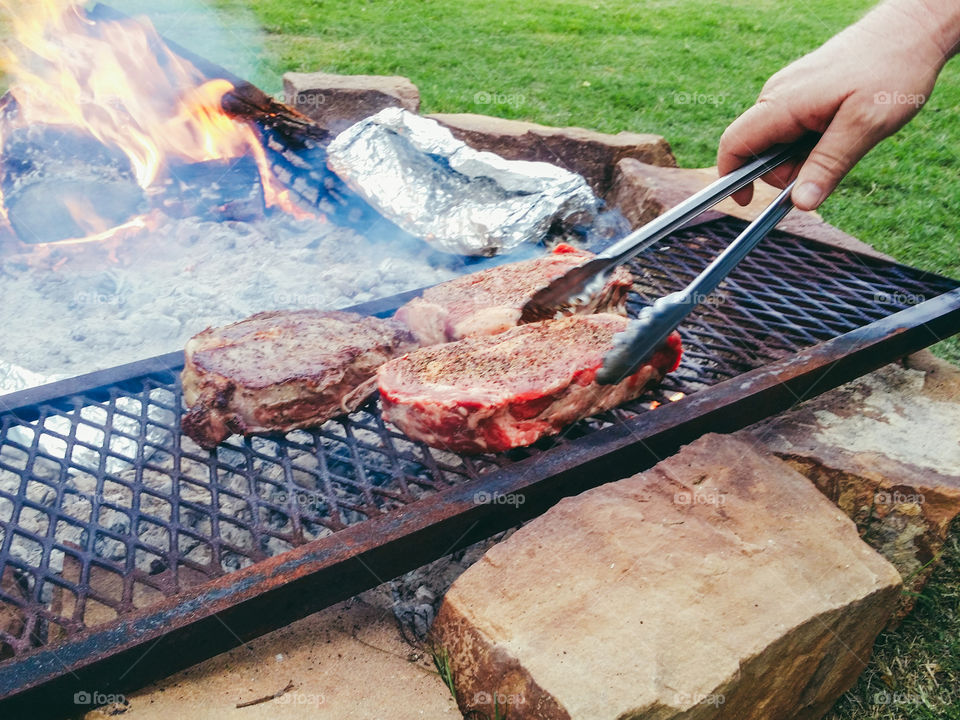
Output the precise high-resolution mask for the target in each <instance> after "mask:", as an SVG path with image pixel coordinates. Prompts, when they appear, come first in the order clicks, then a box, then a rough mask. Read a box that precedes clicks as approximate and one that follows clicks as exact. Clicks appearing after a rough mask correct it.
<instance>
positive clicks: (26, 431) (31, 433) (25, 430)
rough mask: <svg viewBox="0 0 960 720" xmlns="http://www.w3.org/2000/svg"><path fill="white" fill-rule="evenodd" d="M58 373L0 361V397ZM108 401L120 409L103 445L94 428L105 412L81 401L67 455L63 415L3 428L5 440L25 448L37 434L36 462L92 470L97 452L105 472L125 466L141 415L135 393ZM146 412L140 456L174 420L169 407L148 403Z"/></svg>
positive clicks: (163, 441)
mask: <svg viewBox="0 0 960 720" xmlns="http://www.w3.org/2000/svg"><path fill="white" fill-rule="evenodd" d="M63 377H64V376H62V375H42V374H40V373H36V372H33V371H32V370H27V369H26V368H22V367H19V366H18V365H14V364H12V363H7V362H3V361H0V399H2V397H3V396H5V395H7V394H9V393H14V392H19V391H20V390H27V389H29V388H33V387H39V386H40V385H46V384H47V383H51V382H56V381H57V380H62V379H63ZM153 393H167V391H165V390H154V391H153ZM153 393H151V395H152V394H153ZM167 394H169V393H167ZM114 405H115V407H116V409H117V410H119V411H121V412H117V413H114V415H113V419H112V421H111V423H110V425H111V428H112V429H113V431H114V432H112V433H111V437H110V443H109V446H108V445H107V444H106V433H105V431H104V430H103V429H100V428H101V427H102V426H103V425H104V424H105V423H106V422H107V412H106V411H105V410H104V409H103V408H101V407H98V406H87V407H83V408H81V409H80V417H81V418H83V419H84V420H85V421H86V422H80V423H77V434H76V442H75V443H74V446H73V449H72V451H71V452H70V453H69V457H68V453H67V442H66V440H63V439H61V438H66V437H68V436H69V435H70V429H71V424H72V423H71V422H70V418H68V417H65V416H63V415H52V416H50V417H48V418H46V419H45V420H44V422H43V426H42V427H38V426H37V423H36V422H33V423H24V424H21V425H14V426H12V427H11V428H10V429H9V430H8V431H7V439H8V440H10V441H12V442H14V443H17V444H18V445H21V446H23V447H24V448H29V447H31V446H32V445H33V443H34V440H35V439H36V437H37V434H38V433H39V435H40V438H39V440H38V441H37V447H38V449H39V450H40V453H39V454H38V455H37V462H38V463H43V464H47V465H54V464H57V465H58V463H57V461H60V460H66V461H67V462H70V463H72V464H73V465H76V466H78V467H80V468H84V469H87V470H90V471H92V472H97V471H98V470H99V468H100V458H101V455H102V456H104V469H105V470H106V472H108V473H118V472H121V471H123V470H129V469H130V468H132V467H133V462H134V461H135V460H136V459H137V452H138V449H139V443H138V441H137V440H136V439H135V438H136V437H137V436H138V435H139V433H140V425H141V420H140V419H139V418H140V416H141V415H142V411H141V405H142V404H141V402H140V400H137V399H135V398H129V397H122V398H117V401H116V403H115V404H114ZM2 409H3V405H2V403H0V410H2ZM122 413H128V414H130V415H134V416H135V417H128V416H127V415H125V414H122ZM147 417H148V418H149V420H150V422H149V423H148V425H147V440H148V443H149V444H145V445H144V447H143V453H144V454H143V459H144V460H146V459H148V458H149V457H151V456H152V455H153V454H154V453H155V452H156V451H157V449H158V447H165V446H167V445H169V441H170V438H171V434H172V433H171V432H170V431H169V430H166V429H164V427H161V426H169V425H170V424H172V423H173V421H174V418H173V417H172V413H170V411H168V410H164V409H163V408H160V407H157V406H156V405H153V404H151V405H150V407H149V408H148V410H147ZM91 423H92V424H91ZM154 423H156V424H154ZM98 426H99V427H98ZM119 433H123V434H124V435H132V436H133V438H129V437H125V436H124V435H121V434H119ZM58 436H61V437H58ZM87 446H89V447H87Z"/></svg>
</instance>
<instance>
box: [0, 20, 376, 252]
mask: <svg viewBox="0 0 960 720" xmlns="http://www.w3.org/2000/svg"><path fill="white" fill-rule="evenodd" d="M39 12H41V13H45V14H44V15H41V16H40V18H41V20H42V22H39V23H36V22H32V20H35V19H36V18H17V17H15V18H14V23H13V24H14V30H15V31H16V33H15V34H16V36H17V39H18V41H19V43H20V44H21V45H23V46H24V47H25V48H26V50H27V52H24V53H20V55H18V56H12V55H10V56H8V57H7V67H6V70H7V72H8V75H9V76H10V78H11V90H10V93H8V95H7V96H5V98H4V100H3V101H0V144H2V152H3V166H2V171H0V190H2V192H3V197H2V201H3V204H2V208H0V211H2V209H5V210H6V211H7V216H8V217H7V219H8V220H9V224H10V228H11V229H12V230H13V233H15V235H16V236H17V238H18V239H19V240H20V242H22V243H26V244H36V243H51V242H59V241H65V240H73V239H90V238H92V237H99V236H102V235H103V234H105V233H106V234H112V231H113V229H114V228H121V227H125V226H128V225H130V224H131V223H132V225H133V226H137V227H142V226H143V225H144V222H143V217H142V216H143V215H144V213H147V212H149V211H151V210H159V211H161V212H162V213H164V214H166V215H169V216H172V217H177V218H183V217H187V216H192V217H197V218H200V219H214V220H254V219H258V218H262V217H263V215H264V214H265V212H266V211H269V210H271V209H273V210H277V211H281V212H285V213H288V214H290V215H292V216H293V217H296V218H298V219H305V218H311V217H316V213H315V212H312V211H311V210H312V209H313V208H316V209H319V210H320V212H321V213H322V214H324V215H326V216H329V217H331V219H333V220H334V221H335V222H337V223H338V224H352V225H354V226H355V225H356V223H357V222H358V221H361V222H366V223H369V222H370V221H372V220H373V219H375V218H377V217H378V216H377V214H376V213H375V212H373V211H372V210H371V209H370V208H369V207H368V206H367V205H366V204H365V203H364V202H363V201H362V200H360V199H359V198H357V197H356V196H354V195H353V193H351V192H350V191H349V190H348V189H347V188H346V187H345V186H344V185H343V183H342V182H341V181H340V180H339V178H337V177H336V176H335V175H333V174H332V173H331V172H330V171H329V170H327V168H326V152H325V146H326V144H327V143H328V142H329V140H330V135H329V133H328V132H327V131H326V130H324V129H322V128H320V127H319V126H317V125H316V124H314V123H313V122H312V121H310V120H309V119H308V118H306V117H305V116H303V115H301V114H300V113H298V112H297V111H295V110H293V109H291V108H289V107H287V106H285V105H282V104H281V103H278V102H276V101H275V100H274V99H273V98H271V97H270V96H268V95H267V94H266V93H264V92H263V91H261V90H259V89H258V88H256V87H255V86H253V85H252V84H250V83H248V82H245V81H243V80H241V79H240V78H237V77H235V76H234V75H232V74H231V73H229V72H228V71H226V70H224V69H223V68H221V67H219V66H217V65H215V64H213V63H211V62H209V61H207V60H204V59H203V58H200V57H198V56H196V55H195V54H193V53H191V52H189V51H187V50H185V49H184V48H181V47H179V46H177V45H175V44H172V43H168V42H167V41H166V40H165V39H163V38H161V37H160V36H159V35H158V34H157V32H156V30H155V29H154V28H153V27H152V25H151V24H150V23H149V21H140V20H134V19H131V18H127V17H126V16H124V15H122V14H121V13H119V12H117V11H115V10H113V9H112V8H109V7H108V6H105V5H97V6H96V7H94V8H93V9H92V10H90V11H84V10H82V9H81V8H80V7H78V6H74V7H70V8H68V9H67V10H66V11H65V12H64V13H63V14H62V15H57V14H56V13H55V11H54V10H53V9H52V8H49V7H44V8H42V9H41V10H40V11H39ZM37 28H41V29H40V30H38V29H37ZM21 56H22V58H21ZM33 57H44V58H47V57H51V58H55V60H54V61H52V62H45V63H40V64H34V63H33V61H32V59H31V58H33ZM305 206H310V208H311V209H307V208H306V207H305Z"/></svg>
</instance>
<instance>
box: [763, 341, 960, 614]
mask: <svg viewBox="0 0 960 720" xmlns="http://www.w3.org/2000/svg"><path fill="white" fill-rule="evenodd" d="M748 432H749V433H751V434H752V436H753V437H755V438H757V439H758V440H759V441H760V442H762V443H763V444H764V445H765V446H766V447H767V448H768V449H769V450H771V451H772V452H774V453H776V455H778V456H779V457H781V458H782V459H784V460H785V461H787V462H788V463H789V464H790V465H791V466H792V467H794V468H795V469H796V470H798V471H799V472H801V473H802V474H803V475H805V476H806V477H807V478H809V479H810V480H811V481H813V482H814V483H815V484H816V485H817V487H818V488H820V490H821V491H822V492H823V493H824V494H825V495H826V496H827V497H829V498H830V499H831V500H832V501H833V502H835V503H836V504H837V505H838V506H839V507H840V509H841V510H843V511H844V512H845V513H846V514H847V515H848V516H850V517H851V518H852V519H853V520H854V521H855V522H856V523H857V526H858V527H859V529H860V532H861V535H862V536H863V538H864V540H866V542H868V543H869V544H870V545H871V546H873V547H874V548H876V549H877V550H878V551H879V552H880V553H881V554H882V555H883V556H884V557H886V558H887V559H888V560H889V561H890V562H891V563H893V565H894V566H896V568H897V569H898V570H899V571H900V574H901V575H902V576H903V578H904V581H905V585H906V589H907V590H908V591H910V592H907V593H904V594H903V596H902V597H901V600H900V606H899V609H898V612H897V614H896V616H895V620H899V619H901V618H902V617H904V616H905V615H906V614H907V613H908V612H909V611H910V609H911V608H912V607H913V604H914V603H915V601H916V594H917V593H919V592H920V591H921V590H922V589H923V587H924V585H925V584H926V582H927V580H928V579H929V577H930V575H931V574H932V572H933V570H934V567H935V566H936V560H937V557H938V555H939V553H940V551H941V550H942V548H943V545H944V543H945V542H946V539H947V535H948V533H949V529H950V525H951V523H952V522H953V520H954V518H956V517H957V515H960V369H958V368H956V367H954V366H953V365H951V364H950V363H947V362H945V361H943V360H939V359H938V358H936V357H934V356H933V355H932V354H931V353H929V352H926V351H925V352H923V353H918V354H916V355H913V356H911V357H910V358H908V359H907V360H906V361H905V363H904V364H903V365H888V366H887V367H884V368H882V369H880V370H878V371H876V372H874V373H871V374H869V375H866V376H864V377H862V378H859V379H857V380H855V381H853V382H851V383H848V384H846V385H843V386H841V387H839V388H837V389H836V390H832V391H830V392H828V393H824V394H823V395H820V396H819V397H816V398H814V399H812V400H810V401H808V402H805V403H803V404H801V405H799V406H798V407H796V408H794V409H793V410H791V411H789V412H787V413H783V414H781V415H778V416H777V417H774V418H771V419H769V420H767V421H764V422H762V423H759V424H758V425H756V426H754V427H752V428H750V429H749V431H748Z"/></svg>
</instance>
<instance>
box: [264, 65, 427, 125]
mask: <svg viewBox="0 0 960 720" xmlns="http://www.w3.org/2000/svg"><path fill="white" fill-rule="evenodd" d="M283 91H284V95H285V97H284V99H285V100H286V103H287V105H291V106H293V107H294V108H295V109H297V110H299V111H300V112H302V113H303V114H304V115H306V116H307V117H309V118H310V119H311V120H313V121H315V122H316V123H318V124H319V125H320V126H322V127H325V128H327V129H328V130H330V131H332V132H334V133H338V132H340V131H341V130H343V129H344V128H347V127H349V126H350V125H353V124H354V123H355V122H357V121H358V120H363V119H364V118H366V117H370V116H371V115H374V114H375V113H378V112H380V111H381V110H383V109H384V108H388V107H401V108H404V109H405V110H409V111H410V112H414V113H415V112H419V110H420V91H419V90H418V89H417V86H416V85H414V84H413V83H412V82H410V81H409V80H408V79H407V78H405V77H399V76H386V75H333V74H330V73H294V72H291V73H287V74H286V75H284V76H283Z"/></svg>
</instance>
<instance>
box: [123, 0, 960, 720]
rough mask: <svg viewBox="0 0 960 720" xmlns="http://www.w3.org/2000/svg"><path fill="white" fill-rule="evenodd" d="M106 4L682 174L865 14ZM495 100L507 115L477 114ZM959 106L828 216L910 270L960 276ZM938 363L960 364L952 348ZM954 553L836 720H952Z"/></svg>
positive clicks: (633, 1)
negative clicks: (639, 142)
mask: <svg viewBox="0 0 960 720" xmlns="http://www.w3.org/2000/svg"><path fill="white" fill-rule="evenodd" d="M114 4H115V5H118V6H120V7H122V8H124V9H126V10H136V9H138V8H140V9H147V10H149V11H150V14H151V15H152V16H154V17H155V19H156V21H157V24H158V26H159V27H160V29H161V31H162V32H164V33H166V34H168V35H170V36H171V37H173V38H174V39H177V40H179V41H180V42H181V43H183V44H184V45H187V46H188V47H191V48H193V49H195V50H197V51H199V52H201V53H203V54H205V55H207V56H208V57H210V58H211V59H213V60H216V61H218V62H220V63H221V64H223V65H224V66H226V67H228V68H230V69H232V70H234V71H236V72H238V73H240V74H243V75H245V76H247V77H249V78H250V79H252V80H254V81H255V82H257V83H258V84H259V85H261V86H262V87H263V88H264V89H266V90H268V91H271V92H279V91H280V89H281V76H282V74H283V73H284V72H286V71H290V70H297V71H312V70H324V71H329V72H339V73H369V74H399V75H405V76H407V77H409V78H411V79H412V80H413V81H414V82H415V83H416V84H417V85H418V86H419V88H420V91H421V94H422V97H423V110H424V111H425V112H478V113H486V114H491V115H499V116H502V117H508V118H522V119H528V120H533V121H536V122H541V123H546V124H551V125H581V126H584V127H589V128H595V129H598V130H602V131H607V132H618V131H621V130H633V131H642V132H654V133H659V134H662V135H664V136H666V137H667V139H668V140H669V141H670V143H671V144H672V146H673V148H674V150H675V152H676V155H677V158H678V160H679V163H680V164H681V165H684V166H705V165H712V164H713V162H714V156H715V152H716V144H717V139H718V138H719V136H720V133H721V132H722V131H723V129H724V128H725V127H726V125H727V124H728V123H729V122H730V121H731V120H733V119H734V118H735V117H736V116H737V115H738V114H739V113H740V112H742V111H743V110H744V109H746V108H747V107H748V106H749V105H750V104H751V103H752V102H753V100H754V98H755V97H756V95H757V93H758V91H759V89H760V87H761V85H762V84H763V82H764V80H765V79H766V78H767V77H768V76H769V75H770V74H772V73H773V72H775V71H776V70H777V69H779V68H780V67H781V66H783V65H784V64H785V63H787V62H788V61H790V60H791V59H794V58H796V57H798V56H800V55H802V54H803V53H804V52H806V51H808V50H810V49H812V48H814V47H815V46H817V45H818V44H819V43H821V42H822V41H824V40H826V39H827V38H828V37H830V36H831V35H832V34H833V33H835V32H836V31H838V30H839V29H840V28H842V27H843V26H844V25H846V24H848V23H850V22H852V21H853V20H855V19H856V18H857V17H859V16H860V15H861V14H862V13H863V12H864V11H865V9H866V8H867V7H868V6H870V5H871V4H872V3H871V2H870V1H869V0H834V1H832V2H825V1H823V0H810V1H809V2H803V3H785V2H774V0H753V1H747V0H728V2H724V3H704V2H697V1H696V0H647V1H646V2H643V1H637V0H556V1H554V2H526V3H524V2H518V1H517V0H512V1H510V2H506V1H504V0H456V1H454V0H419V1H414V0H393V1H391V0H370V1H367V2H364V1H363V0H352V1H349V2H344V1H334V0H214V5H215V7H216V11H215V12H216V14H217V15H218V16H219V18H220V20H221V22H222V24H223V26H224V28H225V29H224V30H223V31H222V32H220V33H219V34H218V35H216V36H215V37H211V34H210V31H209V28H210V26H211V24H210V23H209V22H206V20H205V19H204V18H203V17H201V16H199V15H198V14H197V13H196V11H194V10H187V11H185V10H183V8H182V7H180V6H181V4H183V5H184V6H186V3H185V0H169V1H167V0H165V2H163V3H158V2H141V1H139V0H128V1H123V0H117V1H116V2H114ZM157 7H160V8H162V9H161V10H156V9H155V8H157ZM261 30H262V33H261ZM491 94H492V95H496V96H497V97H498V98H500V99H502V100H503V102H498V103H495V104H483V103H482V102H478V99H480V100H483V99H485V98H486V97H488V95H491ZM958 106H960V61H957V62H956V63H953V64H951V65H949V66H948V67H947V69H946V71H945V73H944V75H943V76H942V78H941V82H940V84H939V86H938V88H937V91H936V93H935V94H934V96H933V98H932V100H931V101H930V103H929V104H928V106H927V108H926V109H925V110H924V111H923V113H921V115H920V116H919V117H918V118H917V119H916V120H915V121H914V122H913V123H912V124H911V125H909V126H908V127H907V128H906V129H904V130H903V131H902V132H901V133H900V134H899V135H897V136H896V137H895V138H893V139H890V140H888V141H886V142H885V143H884V144H882V145H881V146H880V147H879V148H877V149H876V150H875V151H874V152H873V153H872V154H871V155H870V156H868V157H867V158H866V159H865V160H864V161H863V162H862V163H861V164H860V165H859V166H858V167H857V168H856V170H855V171H854V172H853V173H852V175H851V176H850V177H848V178H847V180H846V181H845V182H844V183H843V185H842V186H841V188H840V189H839V190H838V192H837V193H835V195H834V196H833V197H832V198H831V199H830V200H828V201H827V203H826V204H825V205H824V207H823V210H822V213H823V215H824V217H825V218H826V219H827V220H828V221H829V222H832V223H834V224H835V225H837V226H839V227H840V228H842V229H843V230H845V231H847V232H849V233H851V234H853V235H856V236H858V237H860V238H861V239H863V240H865V241H867V242H869V243H871V244H872V245H874V246H875V247H877V248H878V249H880V250H882V251H884V252H887V253H889V254H891V255H893V256H894V257H896V258H898V259H899V260H901V261H903V262H907V263H910V264H912V265H916V266H918V267H921V268H923V269H926V270H929V271H933V272H938V273H944V274H948V275H952V276H954V277H960V244H958V241H957V237H956V228H957V220H956V218H957V215H958V210H960V122H958V121H957V115H958V109H960V108H958ZM937 351H938V352H939V353H940V354H941V355H944V356H946V357H950V358H951V359H953V360H954V361H957V360H960V344H958V343H957V342H956V341H951V342H949V343H943V344H941V345H939V346H938V348H937ZM953 538H954V540H953V543H952V545H951V547H950V551H949V553H948V554H947V560H946V561H945V562H944V564H943V566H942V567H941V569H940V571H939V572H938V573H937V575H936V579H935V581H934V582H933V583H932V584H931V586H930V588H929V589H928V590H927V591H926V592H925V593H924V597H922V598H921V599H920V603H919V610H918V612H917V613H916V614H915V615H914V616H913V617H912V618H911V619H909V620H908V621H907V622H906V623H905V624H904V625H903V626H902V627H901V628H900V629H899V630H897V631H896V632H891V633H887V634H885V635H884V636H882V638H881V640H880V643H879V645H878V651H877V655H876V657H875V659H874V660H873V662H872V663H871V666H870V668H869V669H868V671H867V672H866V673H865V675H864V677H863V678H862V680H861V682H860V684H859V685H858V687H857V688H856V689H855V690H854V691H853V692H851V693H850V694H849V695H848V696H847V697H846V698H844V699H843V700H842V701H841V702H840V703H839V704H838V706H837V708H836V710H835V713H834V715H833V716H832V717H833V718H834V720H839V719H841V718H842V719H852V718H857V719H860V718H883V719H889V720H893V718H908V719H913V718H949V717H954V718H960V697H957V688H960V660H958V658H960V646H958V640H957V638H958V637H960V590H958V587H960V549H958V544H957V540H956V538H957V534H956V533H954V536H953ZM888 691H889V692H890V693H891V695H889V696H888V695H885V694H884V693H886V692H888ZM948 691H949V693H948ZM950 693H952V695H951V694H950ZM891 698H892V699H891ZM951 698H952V699H951ZM941 700H944V701H945V702H942V703H941V702H939V701H941Z"/></svg>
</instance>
